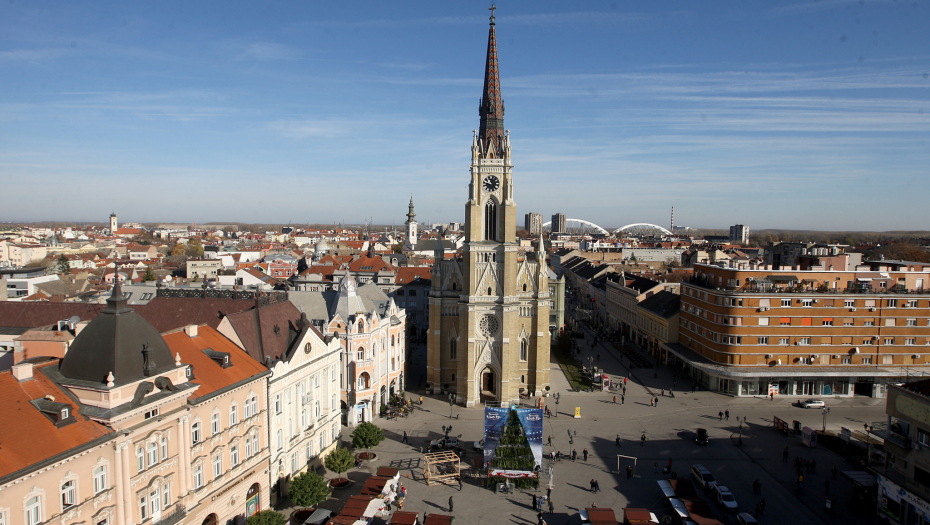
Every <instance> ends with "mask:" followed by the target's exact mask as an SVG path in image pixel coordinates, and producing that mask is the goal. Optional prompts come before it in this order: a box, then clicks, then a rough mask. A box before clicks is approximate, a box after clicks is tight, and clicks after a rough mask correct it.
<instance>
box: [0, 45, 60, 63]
mask: <svg viewBox="0 0 930 525" xmlns="http://www.w3.org/2000/svg"><path fill="white" fill-rule="evenodd" d="M69 54H73V50H71V49H68V48H44V49H10V50H6V51H0V61H3V62H15V61H22V62H44V61H47V60H54V59H56V58H59V57H63V56H65V55H69Z"/></svg>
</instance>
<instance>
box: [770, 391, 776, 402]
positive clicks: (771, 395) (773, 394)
mask: <svg viewBox="0 0 930 525" xmlns="http://www.w3.org/2000/svg"><path fill="white" fill-rule="evenodd" d="M769 401H775V392H769Z"/></svg>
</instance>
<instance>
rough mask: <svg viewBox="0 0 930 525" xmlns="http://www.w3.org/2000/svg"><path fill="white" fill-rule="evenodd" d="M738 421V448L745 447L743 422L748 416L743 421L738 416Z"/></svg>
mask: <svg viewBox="0 0 930 525" xmlns="http://www.w3.org/2000/svg"><path fill="white" fill-rule="evenodd" d="M736 421H737V422H738V423H739V441H738V442H737V443H738V446H743V422H744V421H746V416H743V419H740V417H739V416H736Z"/></svg>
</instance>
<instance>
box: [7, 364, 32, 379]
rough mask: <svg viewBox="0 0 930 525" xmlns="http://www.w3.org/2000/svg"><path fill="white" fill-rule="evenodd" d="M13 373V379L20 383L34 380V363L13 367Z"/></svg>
mask: <svg viewBox="0 0 930 525" xmlns="http://www.w3.org/2000/svg"><path fill="white" fill-rule="evenodd" d="M12 371H13V377H15V378H16V380H17V381H19V382H23V381H25V380H27V379H32V363H19V364H16V365H13V369H12Z"/></svg>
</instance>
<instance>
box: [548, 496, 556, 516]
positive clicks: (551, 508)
mask: <svg viewBox="0 0 930 525" xmlns="http://www.w3.org/2000/svg"><path fill="white" fill-rule="evenodd" d="M553 512H555V505H553V504H552V500H551V499H550V500H549V514H552V513H553Z"/></svg>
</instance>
